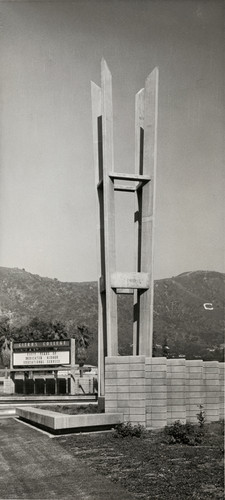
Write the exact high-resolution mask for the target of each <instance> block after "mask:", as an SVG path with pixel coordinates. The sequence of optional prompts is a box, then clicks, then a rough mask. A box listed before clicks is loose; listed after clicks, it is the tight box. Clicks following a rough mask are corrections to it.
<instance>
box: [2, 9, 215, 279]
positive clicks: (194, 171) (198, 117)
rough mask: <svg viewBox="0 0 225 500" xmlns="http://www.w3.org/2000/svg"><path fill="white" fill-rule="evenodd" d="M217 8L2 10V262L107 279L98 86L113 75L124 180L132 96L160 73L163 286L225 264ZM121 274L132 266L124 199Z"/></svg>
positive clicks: (157, 252)
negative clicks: (97, 151)
mask: <svg viewBox="0 0 225 500" xmlns="http://www.w3.org/2000/svg"><path fill="white" fill-rule="evenodd" d="M223 8H224V3H223V1H220V0H202V1H197V0H110V1H109V0H74V1H70V0H60V1H55V0H51V1H48V0H40V1H38V0H30V1H23V0H14V1H10V0H8V1H0V47H1V48H0V56H1V61H0V63H1V70H0V92H1V93H0V107H1V113H0V115H1V116H0V130H1V132H0V234H1V241H0V266H6V267H18V268H24V269H26V271H29V272H31V273H34V274H39V275H41V276H48V277H50V278H58V279H59V280H61V281H92V280H96V279H97V277H98V276H97V224H98V219H97V205H96V190H95V182H94V164H93V146H92V116H91V91H90V82H91V80H92V81H94V82H95V83H97V84H98V85H99V84H100V61H101V58H102V57H104V58H105V59H106V61H107V64H108V66H109V68H110V71H111V73H112V78H113V110H114V111H113V116H114V156H115V170H116V171H117V172H134V109H135V108H134V101H135V94H136V92H138V91H139V90H140V89H141V88H142V87H143V86H144V82H145V79H146V77H147V76H148V74H149V73H150V72H151V71H152V70H153V68H154V67H155V66H158V68H159V119H158V161H157V178H156V179H157V180H156V212H155V246H154V278H155V279H161V278H166V277H170V276H175V275H177V274H179V273H182V272H186V271H194V270H214V271H220V272H225V269H224V267H225V266H224V222H225V221H224V188H225V170H224V162H223V160H224V146H223V142H224V93H223V88H224V46H223V30H224V25H223V21H224V18H223ZM117 197H118V198H117V204H116V207H117V209H116V244H117V270H118V271H131V270H132V269H133V262H134V251H133V247H134V239H133V199H132V195H130V194H128V195H123V197H122V195H121V194H120V195H119V194H118V195H117Z"/></svg>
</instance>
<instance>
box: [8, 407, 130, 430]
mask: <svg viewBox="0 0 225 500" xmlns="http://www.w3.org/2000/svg"><path fill="white" fill-rule="evenodd" d="M16 413H17V415H18V416H19V418H20V419H21V420H24V421H25V422H28V423H29V424H32V425H34V426H36V427H40V428H41V429H43V430H46V431H48V432H51V433H52V434H66V433H71V432H90V431H101V430H110V429H112V428H113V427H115V425H117V424H120V423H122V422H123V421H124V417H123V415H122V414H121V413H107V414H105V413H93V414H90V413H89V414H79V415H68V414H66V413H58V412H54V411H49V410H42V409H41V408H32V407H20V408H16Z"/></svg>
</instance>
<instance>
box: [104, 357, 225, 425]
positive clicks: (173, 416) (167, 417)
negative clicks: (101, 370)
mask: <svg viewBox="0 0 225 500" xmlns="http://www.w3.org/2000/svg"><path fill="white" fill-rule="evenodd" d="M224 365H225V364H224V363H218V362H217V361H208V362H207V361H205V362H203V361H202V360H193V361H192V360H191V361H187V360H185V359H166V358H145V356H113V357H107V358H106V366H105V411H106V413H110V412H120V413H123V414H124V418H125V420H126V421H130V422H132V423H133V424H137V423H140V424H142V425H145V426H146V427H147V428H162V427H164V426H165V425H167V424H172V423H173V422H175V420H180V421H181V422H183V423H185V422H187V421H189V422H195V423H197V417H196V414H197V413H198V412H199V410H200V405H203V407H204V410H205V412H206V420H207V421H208V422H209V421H213V420H214V421H216V420H219V419H221V418H224Z"/></svg>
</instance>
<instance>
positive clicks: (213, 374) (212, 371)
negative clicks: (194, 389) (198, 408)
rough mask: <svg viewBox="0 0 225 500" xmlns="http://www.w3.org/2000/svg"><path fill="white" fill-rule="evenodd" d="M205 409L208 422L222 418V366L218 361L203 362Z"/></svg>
mask: <svg viewBox="0 0 225 500" xmlns="http://www.w3.org/2000/svg"><path fill="white" fill-rule="evenodd" d="M203 384H204V391H203V392H204V403H203V405H204V410H205V412H206V419H207V421H208V422H213V421H215V420H219V419H220V367H219V363H218V362H217V361H205V362H204V363H203Z"/></svg>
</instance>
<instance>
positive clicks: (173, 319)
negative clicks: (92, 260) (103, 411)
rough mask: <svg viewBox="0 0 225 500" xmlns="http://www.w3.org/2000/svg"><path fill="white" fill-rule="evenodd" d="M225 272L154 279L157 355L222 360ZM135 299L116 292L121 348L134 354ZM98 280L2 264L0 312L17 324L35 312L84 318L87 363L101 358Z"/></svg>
mask: <svg viewBox="0 0 225 500" xmlns="http://www.w3.org/2000/svg"><path fill="white" fill-rule="evenodd" d="M224 297H225V274H222V273H219V272H214V271H194V272H186V273H183V274H180V275H178V276H175V277H172V278H166V279H160V280H156V281H155V282H154V354H155V355H157V356H161V355H163V354H165V349H167V353H168V355H169V356H170V357H174V356H175V357H177V356H186V357H187V358H189V359H193V358H196V357H202V358H203V359H209V360H210V359H218V360H220V361H221V360H222V350H223V347H224ZM132 302H133V298H132V296H130V295H119V296H118V331H119V353H120V354H121V355H125V354H131V353H132ZM97 310H98V307H97V283H96V282H81V283H72V282H71V283H70V282H60V281H58V280H57V279H50V278H43V277H40V276H38V275H37V274H31V273H29V272H26V271H25V270H24V269H23V270H21V269H18V268H6V267H0V316H8V317H9V318H10V321H11V324H12V325H13V326H21V325H24V324H26V323H28V322H29V321H30V320H31V319H33V318H34V317H38V318H39V319H42V320H45V321H48V320H60V321H62V322H64V323H67V322H68V321H70V320H73V321H75V322H76V323H77V324H81V323H85V324H86V325H87V326H88V328H89V329H90V330H91V331H92V332H93V342H92V345H91V346H90V348H89V357H88V362H89V363H90V364H96V363H97V314H98V313H97Z"/></svg>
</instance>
